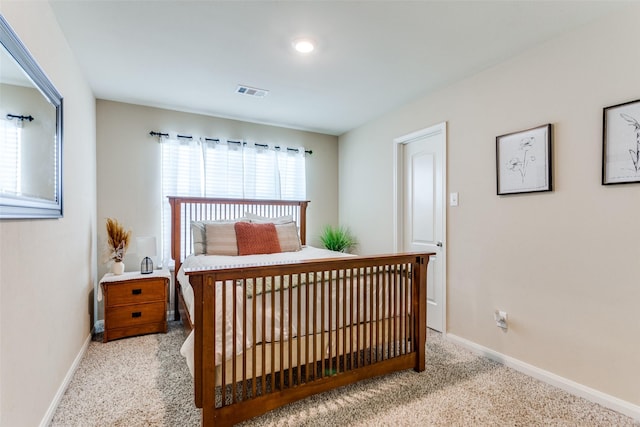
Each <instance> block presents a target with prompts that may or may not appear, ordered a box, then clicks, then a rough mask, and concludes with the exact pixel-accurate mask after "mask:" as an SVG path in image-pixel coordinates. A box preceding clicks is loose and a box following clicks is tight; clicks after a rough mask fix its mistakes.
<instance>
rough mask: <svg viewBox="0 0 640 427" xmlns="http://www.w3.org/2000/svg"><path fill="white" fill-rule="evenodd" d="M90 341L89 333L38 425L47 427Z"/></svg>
mask: <svg viewBox="0 0 640 427" xmlns="http://www.w3.org/2000/svg"><path fill="white" fill-rule="evenodd" d="M90 342H91V334H89V336H88V337H87V339H86V340H85V341H84V344H83V345H82V348H81V349H80V352H79V353H78V355H77V356H76V358H75V360H74V361H73V363H72V364H71V367H70V368H69V371H68V372H67V375H66V376H65V377H64V380H63V381H62V384H60V387H59V388H58V391H57V392H56V395H55V396H54V397H53V400H52V401H51V404H50V405H49V409H47V412H46V413H45V414H44V417H43V418H42V421H40V427H47V426H48V425H49V424H50V423H51V419H52V418H53V416H54V415H55V413H56V409H58V405H59V404H60V400H62V396H64V392H65V391H67V387H68V386H69V383H70V382H71V379H72V378H73V374H75V373H76V370H77V369H78V366H79V365H80V361H81V360H82V358H83V357H84V354H85V353H86V351H87V348H89V343H90Z"/></svg>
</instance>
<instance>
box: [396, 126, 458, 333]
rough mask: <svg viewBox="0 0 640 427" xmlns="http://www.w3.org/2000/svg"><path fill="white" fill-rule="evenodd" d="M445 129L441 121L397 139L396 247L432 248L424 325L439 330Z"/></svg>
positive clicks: (442, 311)
mask: <svg viewBox="0 0 640 427" xmlns="http://www.w3.org/2000/svg"><path fill="white" fill-rule="evenodd" d="M445 132H446V125H445V124H444V123H443V124H441V125H438V126H434V127H431V128H428V129H424V130H422V131H419V132H415V133H413V134H411V135H407V136H405V137H402V138H399V139H396V142H397V143H399V145H398V147H397V148H398V156H399V157H398V160H399V164H400V165H401V171H399V176H398V178H399V187H400V188H399V189H398V190H399V193H400V196H401V197H400V200H398V206H397V207H398V211H399V212H398V216H397V217H398V219H399V224H398V225H399V227H398V237H399V239H400V240H401V244H399V245H398V247H399V248H400V249H401V250H403V251H424V252H435V255H433V256H432V257H431V259H430V260H429V265H428V268H427V326H428V327H429V328H431V329H435V330H437V331H441V332H442V331H443V330H444V327H445V326H444V325H445V306H446V290H445V271H446V269H445V251H444V243H443V242H444V236H445V186H444V180H445V173H444V171H445V169H444V160H445V159H444V153H445V143H446V133H445ZM400 175H401V176H400Z"/></svg>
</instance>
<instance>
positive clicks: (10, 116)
mask: <svg viewBox="0 0 640 427" xmlns="http://www.w3.org/2000/svg"><path fill="white" fill-rule="evenodd" d="M7 119H9V120H11V119H18V120H29V121H30V122H32V121H33V117H32V116H31V114H29V115H28V116H22V115H21V116H16V115H15V114H7Z"/></svg>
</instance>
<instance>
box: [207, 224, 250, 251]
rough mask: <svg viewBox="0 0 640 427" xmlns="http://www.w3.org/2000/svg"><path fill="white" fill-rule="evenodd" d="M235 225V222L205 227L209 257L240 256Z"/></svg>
mask: <svg viewBox="0 0 640 427" xmlns="http://www.w3.org/2000/svg"><path fill="white" fill-rule="evenodd" d="M247 224H248V223H247ZM234 225H235V223H234V222H212V223H207V224H205V225H204V228H205V234H206V243H205V250H206V252H205V253H206V254H207V255H231V256H235V255H238V243H237V241H236V231H235V228H234Z"/></svg>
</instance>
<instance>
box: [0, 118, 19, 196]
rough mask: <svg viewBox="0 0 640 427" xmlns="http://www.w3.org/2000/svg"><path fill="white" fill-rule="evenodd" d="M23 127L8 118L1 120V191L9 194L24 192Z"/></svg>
mask: <svg viewBox="0 0 640 427" xmlns="http://www.w3.org/2000/svg"><path fill="white" fill-rule="evenodd" d="M21 139H22V128H20V127H17V126H15V125H14V124H13V123H11V122H9V121H7V120H0V153H2V157H0V193H2V194H4V195H8V196H19V195H20V194H22V182H21V174H22V171H21V159H20V154H21V150H20V141H21Z"/></svg>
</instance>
